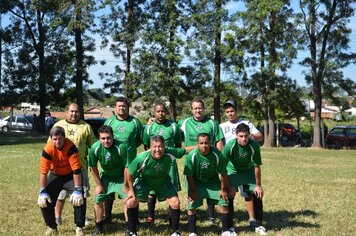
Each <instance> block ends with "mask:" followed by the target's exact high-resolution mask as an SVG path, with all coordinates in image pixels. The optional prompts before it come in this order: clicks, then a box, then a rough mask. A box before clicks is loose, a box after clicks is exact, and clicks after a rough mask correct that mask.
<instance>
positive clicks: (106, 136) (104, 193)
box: [89, 125, 128, 235]
mask: <svg viewBox="0 0 356 236" xmlns="http://www.w3.org/2000/svg"><path fill="white" fill-rule="evenodd" d="M98 134H99V141H97V142H96V143H94V145H93V146H92V147H91V149H90V153H89V166H90V167H91V170H92V175H93V177H94V181H95V183H96V187H95V207H94V209H95V225H96V227H95V230H94V232H93V235H100V234H103V217H104V206H103V204H104V201H106V200H108V199H110V200H112V199H115V193H116V194H118V196H119V198H120V199H124V198H125V197H126V194H125V193H123V191H122V189H123V184H124V169H125V167H126V165H127V162H128V161H127V146H126V144H123V143H120V142H119V141H118V140H115V139H114V132H113V130H112V128H111V127H110V126H107V125H103V126H101V127H100V128H99V129H98ZM98 162H99V163H100V167H101V171H100V174H99V170H98V167H97V165H98Z"/></svg>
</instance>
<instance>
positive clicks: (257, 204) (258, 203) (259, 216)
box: [253, 195, 263, 225]
mask: <svg viewBox="0 0 356 236" xmlns="http://www.w3.org/2000/svg"><path fill="white" fill-rule="evenodd" d="M253 211H254V213H255V218H256V222H257V223H258V224H259V225H262V220H263V203H262V199H261V198H257V197H256V196H255V195H253Z"/></svg>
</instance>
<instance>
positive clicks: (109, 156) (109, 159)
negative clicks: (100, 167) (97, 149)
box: [105, 153, 111, 162]
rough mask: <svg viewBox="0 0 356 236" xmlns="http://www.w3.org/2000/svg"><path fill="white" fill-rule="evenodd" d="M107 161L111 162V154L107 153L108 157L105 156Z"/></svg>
mask: <svg viewBox="0 0 356 236" xmlns="http://www.w3.org/2000/svg"><path fill="white" fill-rule="evenodd" d="M105 161H106V162H108V161H111V155H110V153H106V155H105Z"/></svg>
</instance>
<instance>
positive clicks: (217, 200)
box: [184, 133, 230, 236]
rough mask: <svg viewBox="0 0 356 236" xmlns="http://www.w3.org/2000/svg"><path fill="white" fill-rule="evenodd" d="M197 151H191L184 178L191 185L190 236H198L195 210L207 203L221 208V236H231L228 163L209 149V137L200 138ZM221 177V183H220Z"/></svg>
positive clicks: (189, 187)
mask: <svg viewBox="0 0 356 236" xmlns="http://www.w3.org/2000/svg"><path fill="white" fill-rule="evenodd" d="M197 146H198V147H197V148H195V149H193V151H191V152H190V153H189V154H188V155H187V157H186V159H185V164H184V175H185V176H186V177H187V181H188V201H189V203H188V230H189V232H190V234H189V236H196V235H197V234H196V220H197V219H196V218H197V216H196V215H197V212H196V209H197V208H198V207H199V206H201V205H203V199H204V198H206V199H207V202H208V203H211V204H213V205H215V204H219V205H220V216H221V222H222V231H223V233H222V235H223V236H224V235H226V236H227V235H230V231H229V224H228V223H229V222H228V212H229V208H228V199H229V197H228V194H229V190H228V185H229V183H228V178H227V175H226V173H227V172H226V163H225V160H224V159H223V158H222V156H221V152H220V151H219V150H218V149H217V148H215V147H212V146H211V145H210V140H209V135H208V134H205V133H200V134H198V138H197ZM219 175H221V180H220V179H219Z"/></svg>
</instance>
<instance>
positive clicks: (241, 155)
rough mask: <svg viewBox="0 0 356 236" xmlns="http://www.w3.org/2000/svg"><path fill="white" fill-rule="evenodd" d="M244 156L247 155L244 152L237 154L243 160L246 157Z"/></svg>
mask: <svg viewBox="0 0 356 236" xmlns="http://www.w3.org/2000/svg"><path fill="white" fill-rule="evenodd" d="M246 155H247V153H246V152H241V153H240V154H239V157H240V158H245V157H246Z"/></svg>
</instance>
